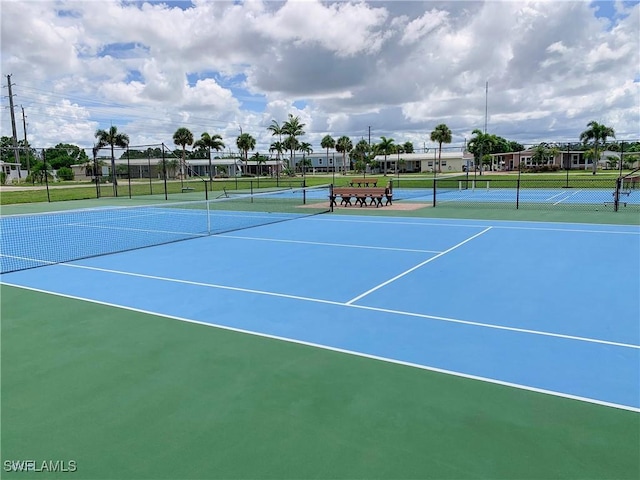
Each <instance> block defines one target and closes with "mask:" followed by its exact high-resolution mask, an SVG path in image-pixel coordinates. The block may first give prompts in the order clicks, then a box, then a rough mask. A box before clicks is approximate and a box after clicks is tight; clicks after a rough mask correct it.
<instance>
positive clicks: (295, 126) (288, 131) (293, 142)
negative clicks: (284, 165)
mask: <svg viewBox="0 0 640 480" xmlns="http://www.w3.org/2000/svg"><path fill="white" fill-rule="evenodd" d="M304 125H305V124H304V123H300V117H297V116H294V115H292V114H289V119H288V120H287V121H286V122H284V123H283V124H282V129H281V130H282V133H283V134H284V135H287V140H285V141H286V142H287V146H288V149H289V151H290V152H291V157H290V159H291V161H292V162H293V152H294V147H297V146H298V145H299V142H298V137H301V136H302V135H304V130H303V129H304ZM289 166H290V167H291V165H289Z"/></svg>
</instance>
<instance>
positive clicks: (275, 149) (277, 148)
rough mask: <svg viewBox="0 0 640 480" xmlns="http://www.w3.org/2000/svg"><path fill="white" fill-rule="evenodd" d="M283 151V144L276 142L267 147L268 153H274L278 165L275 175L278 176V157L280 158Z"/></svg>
mask: <svg viewBox="0 0 640 480" xmlns="http://www.w3.org/2000/svg"><path fill="white" fill-rule="evenodd" d="M284 151H285V146H284V143H283V142H280V141H278V140H276V141H275V142H273V143H272V144H271V145H269V152H276V159H277V160H278V162H277V163H278V164H277V165H276V175H277V176H279V175H280V166H281V164H280V157H281V156H282V152H284Z"/></svg>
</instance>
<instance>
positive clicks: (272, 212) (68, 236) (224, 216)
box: [0, 186, 329, 273]
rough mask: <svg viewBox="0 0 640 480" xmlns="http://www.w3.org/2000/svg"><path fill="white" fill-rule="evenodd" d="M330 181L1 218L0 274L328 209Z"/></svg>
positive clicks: (202, 235) (223, 231)
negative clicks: (250, 192)
mask: <svg viewBox="0 0 640 480" xmlns="http://www.w3.org/2000/svg"><path fill="white" fill-rule="evenodd" d="M328 196H329V188H328V186H321V187H311V188H302V189H291V190H283V191H277V192H269V193H259V194H254V195H235V196H229V197H227V198H219V199H215V200H208V201H191V202H180V203H166V204H158V205H144V206H129V207H125V206H118V207H102V208H92V209H81V210H70V211H64V212H52V213H41V214H31V215H11V216H3V217H0V236H1V239H0V249H1V250H0V273H9V272H14V271H18V270H26V269H29V268H35V267H41V266H45V265H51V264H56V263H63V262H69V261H72V260H79V259H83V258H89V257H96V256H100V255H108V254H111V253H117V252H123V251H127V250H135V249H139V248H144V247H151V246H154V245H162V244H166V243H172V242H177V241H182V240H188V239H194V238H199V237H204V236H208V235H214V234H221V233H225V232H231V231H236V230H242V229H246V228H252V227H257V226H261V225H267V224H271V223H277V222H283V221H287V220H293V219H296V218H301V217H306V216H310V215H315V214H319V213H325V212H328V211H329V208H328Z"/></svg>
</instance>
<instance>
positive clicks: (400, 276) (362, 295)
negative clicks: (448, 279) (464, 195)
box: [345, 227, 493, 305]
mask: <svg viewBox="0 0 640 480" xmlns="http://www.w3.org/2000/svg"><path fill="white" fill-rule="evenodd" d="M492 228H493V227H487V228H485V229H484V230H482V231H481V232H480V233H476V234H475V235H474V236H472V237H469V238H467V239H466V240H463V241H462V242H460V243H458V244H457V245H454V246H453V247H451V248H449V249H448V250H445V251H444V252H441V253H439V254H438V255H436V256H434V257H431V258H429V259H427V260H425V261H424V262H422V263H419V264H418V265H416V266H415V267H411V268H410V269H409V270H406V271H404V272H402V273H401V274H399V275H396V276H395V277H393V278H391V279H389V280H387V281H386V282H383V283H381V284H380V285H377V286H375V287H373V288H372V289H370V290H367V291H366V292H364V293H362V294H360V295H358V296H357V297H354V298H352V299H351V300H349V301H348V302H346V303H345V305H351V304H352V303H353V302H357V301H358V300H360V299H361V298H364V297H366V296H367V295H369V294H370V293H373V292H375V291H376V290H378V289H380V288H382V287H384V286H386V285H389V284H390V283H392V282H395V281H396V280H398V279H399V278H402V277H404V276H405V275H407V274H408V273H411V272H413V271H414V270H417V269H418V268H420V267H422V266H424V265H426V264H427V263H429V262H432V261H433V260H435V259H436V258H439V257H442V256H443V255H446V254H447V253H449V252H452V251H453V250H455V249H456V248H458V247H461V246H462V245H464V244H465V243H467V242H470V241H471V240H473V239H474V238H477V237H479V236H480V235H483V234H485V233H487V232H488V231H489V230H491V229H492Z"/></svg>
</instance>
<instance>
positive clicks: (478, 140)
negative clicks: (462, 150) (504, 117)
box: [467, 128, 495, 175]
mask: <svg viewBox="0 0 640 480" xmlns="http://www.w3.org/2000/svg"><path fill="white" fill-rule="evenodd" d="M471 133H472V134H473V135H474V136H473V137H471V139H470V140H469V143H468V144H467V150H469V151H470V152H471V153H473V157H474V162H475V164H476V166H477V165H480V175H482V162H483V157H484V156H485V155H487V154H491V153H493V143H494V141H495V138H494V137H495V135H491V134H488V133H484V132H483V131H482V130H478V129H477V128H476V129H475V130H473V131H472V132H471Z"/></svg>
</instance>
